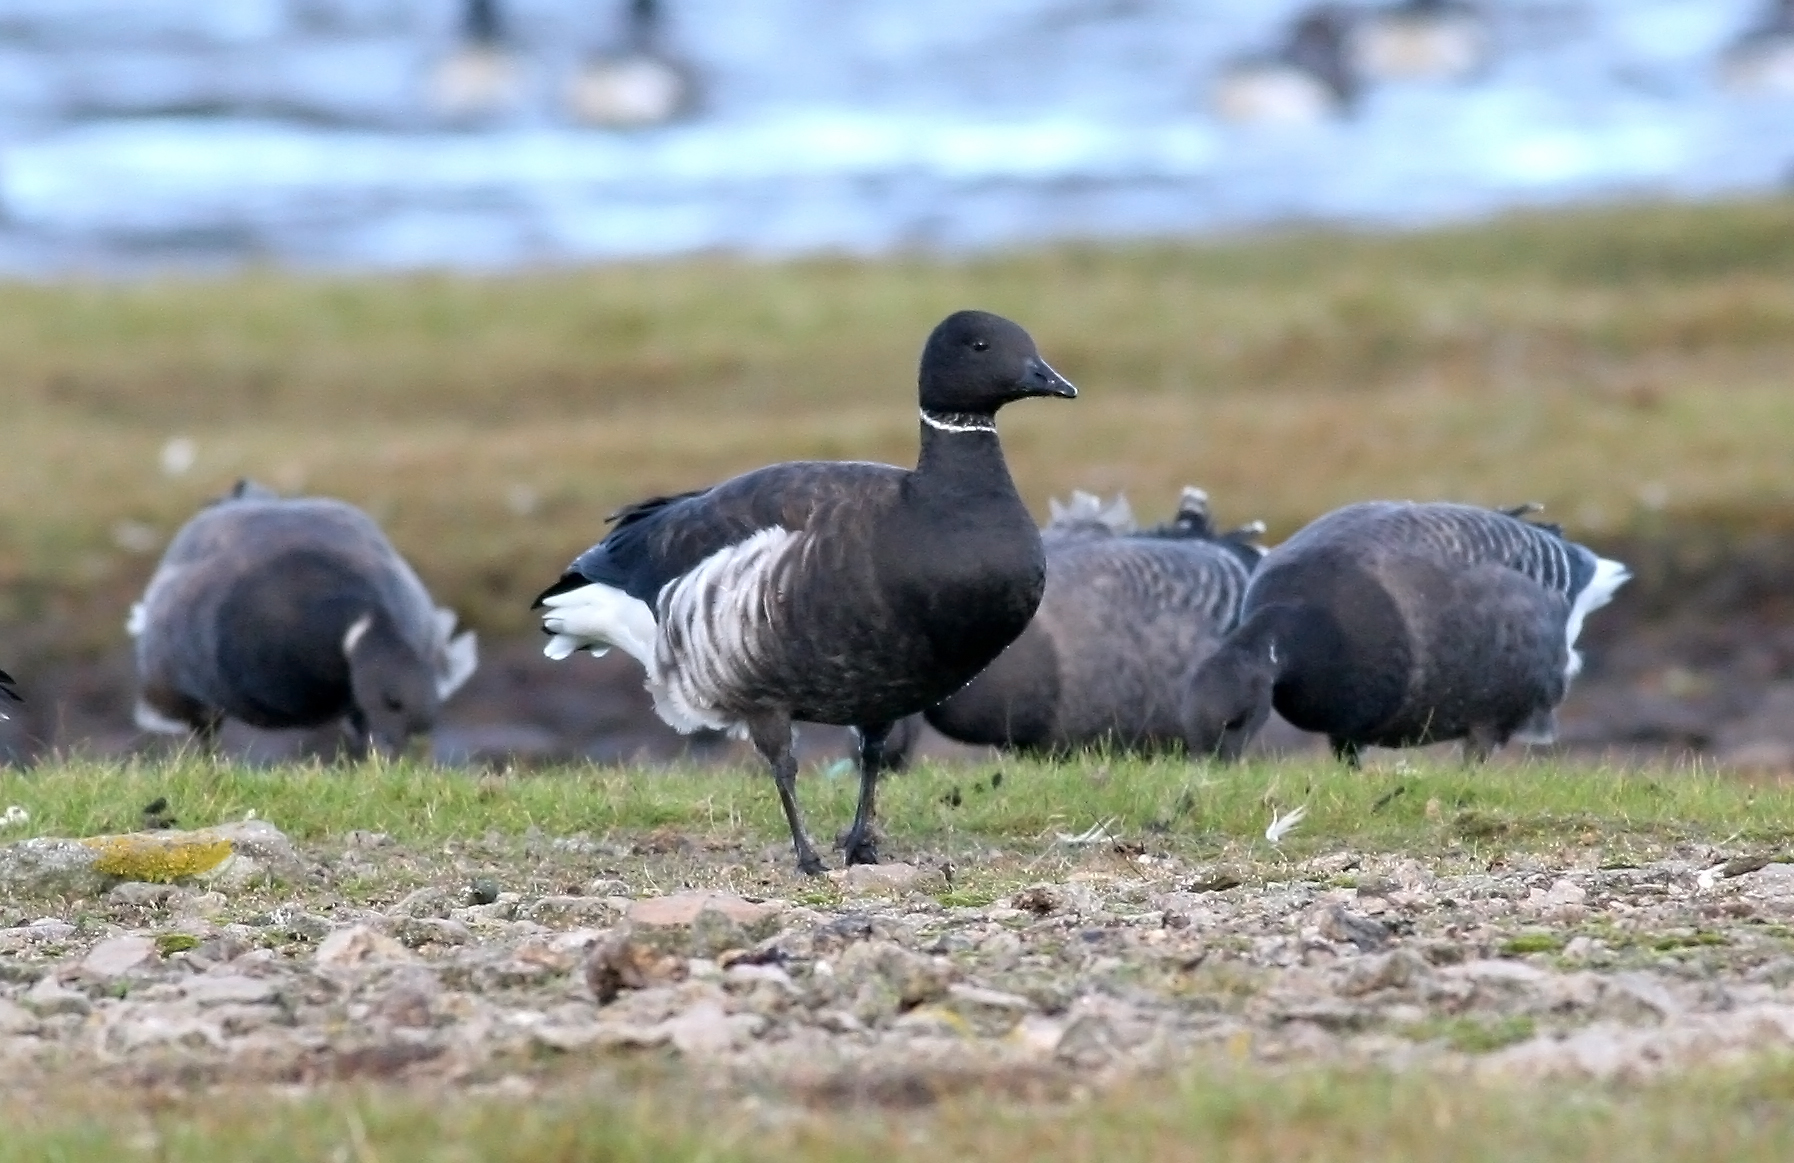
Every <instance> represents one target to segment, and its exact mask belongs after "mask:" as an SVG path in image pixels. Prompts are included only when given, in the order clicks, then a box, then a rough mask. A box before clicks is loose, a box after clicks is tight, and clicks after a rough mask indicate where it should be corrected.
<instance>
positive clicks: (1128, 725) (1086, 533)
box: [924, 488, 1264, 753]
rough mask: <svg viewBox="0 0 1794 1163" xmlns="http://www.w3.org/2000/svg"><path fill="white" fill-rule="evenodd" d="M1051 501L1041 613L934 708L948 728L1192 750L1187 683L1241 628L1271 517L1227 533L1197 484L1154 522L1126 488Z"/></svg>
mask: <svg viewBox="0 0 1794 1163" xmlns="http://www.w3.org/2000/svg"><path fill="white" fill-rule="evenodd" d="M1053 514H1054V516H1053V520H1052V521H1051V522H1050V523H1049V524H1048V526H1047V527H1046V528H1045V529H1044V530H1042V531H1041V540H1042V541H1043V543H1044V544H1045V546H1046V563H1047V584H1046V594H1045V596H1044V597H1042V598H1041V600H1040V609H1039V611H1038V612H1037V613H1036V614H1035V615H1034V620H1033V621H1031V622H1030V623H1028V628H1027V629H1026V630H1024V631H1022V634H1021V636H1020V637H1018V638H1017V639H1016V640H1015V641H1014V642H1013V643H1011V644H1010V645H1009V648H1008V649H1007V650H1005V651H1003V653H1002V654H999V655H998V656H997V658H996V660H995V661H994V662H992V663H991V664H990V666H988V667H986V668H985V670H984V671H983V672H982V673H981V674H979V675H978V677H977V678H975V679H973V680H972V681H971V682H970V683H969V684H968V685H967V686H966V687H965V688H964V689H963V690H961V691H959V692H957V693H956V694H954V695H952V696H951V697H949V698H948V699H946V700H945V701H944V702H941V703H939V704H937V705H936V706H933V707H930V708H929V709H928V710H927V711H926V712H925V713H924V714H925V717H926V718H927V720H928V722H929V724H930V725H931V726H933V727H934V729H935V730H937V731H939V732H940V733H941V734H943V735H946V736H947V737H948V738H950V739H957V740H959V741H960V742H962V743H984V744H994V745H996V746H998V747H1010V748H1015V749H1017V750H1022V751H1031V752H1044V753H1064V752H1068V751H1072V750H1074V749H1076V748H1078V747H1084V746H1089V745H1092V744H1104V743H1107V744H1110V745H1112V746H1116V747H1120V748H1124V749H1127V750H1133V751H1146V752H1153V751H1163V750H1167V749H1172V748H1177V749H1181V748H1182V747H1183V746H1184V745H1185V740H1186V738H1187V736H1188V733H1189V728H1188V724H1186V723H1185V721H1184V718H1185V715H1186V714H1187V706H1186V701H1185V698H1184V692H1185V691H1186V690H1187V689H1188V687H1189V685H1190V682H1191V680H1192V678H1193V677H1194V675H1195V672H1196V668H1197V666H1198V664H1200V663H1201V662H1202V660H1203V659H1204V658H1207V657H1208V656H1209V655H1210V654H1211V653H1213V652H1214V650H1215V648H1216V647H1217V646H1218V645H1219V644H1220V642H1221V639H1222V637H1223V636H1224V635H1225V634H1226V633H1227V631H1229V630H1231V629H1232V628H1233V624H1234V621H1235V620H1236V618H1237V617H1238V615H1239V608H1240V599H1241V597H1242V596H1243V595H1244V594H1245V591H1246V582H1247V579H1248V578H1249V577H1250V576H1251V573H1252V569H1253V567H1254V566H1256V565H1257V564H1258V559H1259V557H1260V556H1262V555H1263V552H1264V551H1263V550H1262V549H1260V548H1259V547H1258V546H1256V545H1253V544H1252V543H1251V538H1252V537H1253V536H1255V535H1256V534H1257V533H1259V532H1262V530H1263V527H1262V526H1259V525H1249V526H1247V527H1246V528H1244V529H1241V530H1236V531H1235V532H1232V533H1227V534H1222V533H1218V532H1217V531H1216V530H1215V527H1214V524H1213V522H1212V521H1211V519H1210V517H1209V508H1208V494H1206V493H1204V492H1203V491H1202V490H1201V489H1195V488H1186V489H1185V490H1184V492H1183V498H1182V501H1181V503H1180V504H1179V506H1178V512H1177V516H1176V518H1175V519H1174V520H1173V521H1171V522H1170V523H1168V524H1166V525H1162V526H1159V527H1157V528H1155V529H1151V530H1146V531H1137V530H1135V529H1134V528H1133V521H1132V518H1131V516H1130V515H1129V514H1128V513H1127V503H1126V502H1125V501H1123V500H1120V499H1119V498H1118V499H1117V501H1116V503H1115V504H1113V505H1110V506H1102V505H1101V504H1100V502H1098V501H1097V499H1096V498H1095V497H1093V496H1091V495H1090V494H1088V493H1080V494H1074V495H1073V497H1072V503H1071V504H1070V505H1067V506H1064V507H1060V506H1059V505H1057V504H1056V503H1055V504H1054V506H1053Z"/></svg>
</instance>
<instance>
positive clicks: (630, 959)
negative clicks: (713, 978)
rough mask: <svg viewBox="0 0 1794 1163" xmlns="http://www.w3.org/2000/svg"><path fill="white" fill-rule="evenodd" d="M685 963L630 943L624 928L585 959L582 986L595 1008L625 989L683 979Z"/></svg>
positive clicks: (630, 933)
mask: <svg viewBox="0 0 1794 1163" xmlns="http://www.w3.org/2000/svg"><path fill="white" fill-rule="evenodd" d="M686 968H687V962H686V960H685V959H684V958H683V957H678V956H674V955H672V954H669V953H666V952H663V951H662V950H660V949H657V948H655V947H654V946H653V945H651V944H649V943H646V942H641V941H637V940H635V939H634V933H633V931H632V930H631V929H630V928H629V927H628V926H625V927H624V928H622V929H620V930H618V931H617V932H616V933H614V934H612V935H611V936H610V937H609V938H608V939H606V940H604V941H601V942H599V944H598V945H597V947H596V948H594V949H593V950H592V953H591V956H590V957H588V958H587V959H586V985H587V986H589V987H590V988H591V991H592V996H593V997H594V998H595V999H597V1002H598V1004H599V1005H601V1006H602V1005H609V1004H610V1003H611V1002H613V1001H615V1000H616V999H617V996H618V995H619V994H621V993H622V992H623V991H624V990H626V989H646V988H648V987H649V986H653V985H668V984H671V983H673V982H676V981H681V980H683V979H684V977H685V974H686Z"/></svg>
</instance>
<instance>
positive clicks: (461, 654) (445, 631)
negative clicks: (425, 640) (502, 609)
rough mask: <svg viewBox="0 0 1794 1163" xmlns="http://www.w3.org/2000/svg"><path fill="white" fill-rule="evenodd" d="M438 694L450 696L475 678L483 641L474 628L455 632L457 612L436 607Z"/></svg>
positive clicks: (440, 697)
mask: <svg viewBox="0 0 1794 1163" xmlns="http://www.w3.org/2000/svg"><path fill="white" fill-rule="evenodd" d="M435 646H436V650H435V663H436V697H437V698H439V699H447V698H448V697H449V696H450V695H452V694H454V693H455V692H456V691H458V690H460V689H461V687H462V684H464V683H465V682H466V681H467V680H468V679H470V678H472V677H473V672H474V671H475V670H477V669H479V665H480V644H479V640H478V639H477V638H476V637H475V636H474V632H473V631H472V630H468V631H466V632H464V633H461V634H456V633H455V612H454V611H453V610H449V609H445V608H443V607H441V606H438V607H436V642H435Z"/></svg>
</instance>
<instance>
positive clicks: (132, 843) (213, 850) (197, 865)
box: [81, 833, 231, 884]
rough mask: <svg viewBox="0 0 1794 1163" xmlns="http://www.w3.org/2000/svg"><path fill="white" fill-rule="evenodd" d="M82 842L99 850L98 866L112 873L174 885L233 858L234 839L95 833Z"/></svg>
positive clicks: (112, 874)
mask: <svg viewBox="0 0 1794 1163" xmlns="http://www.w3.org/2000/svg"><path fill="white" fill-rule="evenodd" d="M81 843H82V844H84V845H86V846H87V847H89V848H92V849H94V850H95V851H97V852H98V853H99V858H98V859H97V860H95V861H94V868H95V869H96V870H98V871H100V872H103V873H105V874H106V875H108V876H117V877H122V878H123V879H125V880H143V881H150V882H152V883H157V884H170V883H173V882H174V881H177V880H184V879H186V878H187V877H189V876H198V875H200V874H201V873H205V872H210V871H211V870H212V869H214V868H216V867H218V866H219V865H220V864H222V863H224V861H225V860H226V859H228V858H229V856H230V854H231V842H230V841H229V840H223V839H219V838H217V837H214V836H207V835H205V834H203V833H201V834H187V835H182V836H170V837H162V836H155V835H144V834H136V835H124V836H92V837H89V838H88V839H85V840H83V841H81Z"/></svg>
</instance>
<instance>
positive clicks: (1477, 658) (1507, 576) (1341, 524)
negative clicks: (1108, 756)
mask: <svg viewBox="0 0 1794 1163" xmlns="http://www.w3.org/2000/svg"><path fill="white" fill-rule="evenodd" d="M1532 508H1533V506H1522V507H1521V508H1519V509H1510V510H1505V511H1498V510H1492V509H1482V508H1477V507H1474V506H1470V505H1453V504H1415V503H1409V502H1392V501H1370V502H1366V503H1363V504H1357V505H1348V506H1346V507H1345V508H1343V509H1338V510H1335V511H1334V512H1332V513H1329V514H1327V515H1326V516H1324V517H1321V518H1320V519H1319V520H1316V521H1314V522H1313V523H1311V524H1309V525H1308V526H1306V527H1305V528H1303V529H1302V530H1301V531H1300V532H1298V533H1297V534H1296V535H1295V536H1294V537H1291V538H1290V539H1289V540H1288V541H1286V542H1284V543H1283V544H1282V545H1279V546H1278V547H1277V548H1275V549H1273V550H1271V552H1270V553H1269V554H1268V555H1267V556H1266V557H1265V559H1264V561H1263V562H1262V563H1261V564H1260V565H1259V568H1258V572H1257V573H1256V574H1255V575H1254V576H1253V579H1252V584H1251V585H1250V586H1249V587H1248V588H1247V590H1246V600H1245V604H1244V606H1243V607H1242V609H1241V611H1240V625H1239V627H1238V628H1237V629H1236V630H1234V632H1233V633H1232V634H1230V635H1228V638H1227V641H1226V642H1225V643H1223V644H1222V646H1221V649H1220V650H1218V651H1216V652H1215V654H1214V655H1213V656H1211V657H1210V658H1209V660H1208V661H1207V662H1206V663H1204V664H1203V666H1202V669H1201V670H1200V671H1199V672H1198V674H1197V677H1196V682H1195V684H1194V686H1193V688H1192V690H1191V699H1192V703H1193V707H1192V710H1193V714H1195V715H1196V716H1197V717H1198V720H1199V722H1200V724H1201V729H1200V730H1199V732H1198V733H1197V735H1196V736H1195V738H1194V739H1193V740H1192V748H1193V749H1195V750H1198V751H1202V752H1214V751H1221V752H1226V751H1228V750H1232V751H1234V752H1237V750H1238V747H1239V746H1240V745H1242V744H1243V742H1244V740H1246V739H1250V738H1251V736H1252V735H1253V734H1254V733H1255V732H1256V731H1257V730H1258V728H1259V727H1260V726H1262V725H1263V723H1264V720H1265V717H1266V716H1267V715H1268V714H1269V712H1270V710H1271V708H1272V707H1273V706H1274V707H1275V708H1276V709H1277V712H1278V713H1279V714H1281V715H1282V716H1283V717H1284V718H1286V719H1288V720H1289V721H1290V722H1291V723H1293V724H1294V725H1295V726H1297V727H1299V728H1301V729H1303V730H1305V731H1317V732H1320V733H1323V734H1325V735H1326V736H1328V738H1329V739H1330V740H1331V742H1332V745H1333V750H1334V752H1335V754H1337V755H1339V756H1340V757H1341V758H1342V759H1345V760H1347V761H1348V762H1350V763H1353V764H1356V763H1357V762H1358V756H1359V752H1360V751H1361V750H1362V749H1363V748H1364V747H1366V746H1375V747H1413V746H1419V745H1422V744H1426V743H1436V742H1443V741H1446V740H1453V739H1462V740H1464V744H1465V754H1466V757H1467V758H1470V759H1472V760H1480V759H1482V758H1485V757H1486V756H1487V755H1488V754H1489V753H1490V752H1491V751H1493V750H1494V749H1495V748H1497V747H1500V746H1502V745H1503V744H1505V743H1507V742H1508V740H1509V739H1511V738H1519V739H1521V740H1522V741H1524V742H1549V741H1550V740H1551V738H1552V737H1553V736H1554V734H1555V732H1556V714H1555V712H1556V708H1557V706H1558V704H1559V703H1561V702H1562V701H1563V698H1564V695H1565V694H1566V693H1567V692H1568V690H1569V685H1570V680H1571V678H1573V677H1574V676H1575V674H1576V672H1577V671H1578V670H1579V669H1580V668H1581V665H1582V659H1581V656H1580V655H1578V654H1577V653H1576V649H1575V646H1576V638H1577V635H1578V634H1580V633H1581V631H1582V623H1583V619H1584V618H1586V617H1587V616H1588V614H1589V613H1590V612H1592V611H1594V610H1597V609H1599V608H1600V607H1602V606H1604V605H1606V604H1607V602H1608V601H1609V600H1610V599H1611V598H1612V597H1613V593H1614V591H1615V590H1616V589H1618V588H1619V587H1620V585H1621V584H1623V583H1624V582H1625V581H1626V579H1627V578H1628V577H1629V576H1630V575H1629V574H1628V573H1627V571H1626V567H1625V566H1623V565H1621V564H1620V563H1619V562H1617V561H1609V560H1607V559H1605V558H1602V557H1598V556H1596V554H1595V553H1594V552H1593V551H1592V550H1590V549H1588V548H1586V547H1584V546H1581V545H1577V544H1575V543H1574V542H1572V541H1569V540H1567V539H1566V538H1565V537H1564V536H1563V533H1562V530H1560V529H1559V528H1557V527H1556V526H1553V525H1539V524H1533V523H1530V522H1527V521H1523V520H1521V519H1520V518H1521V517H1522V516H1524V515H1525V514H1526V513H1527V512H1530V511H1531V510H1532Z"/></svg>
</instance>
